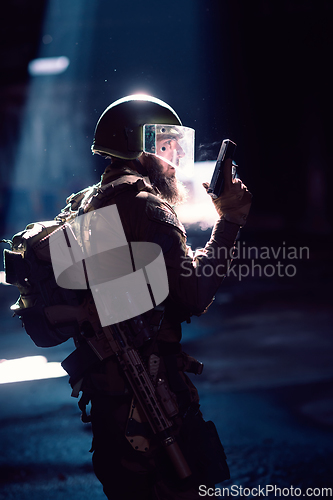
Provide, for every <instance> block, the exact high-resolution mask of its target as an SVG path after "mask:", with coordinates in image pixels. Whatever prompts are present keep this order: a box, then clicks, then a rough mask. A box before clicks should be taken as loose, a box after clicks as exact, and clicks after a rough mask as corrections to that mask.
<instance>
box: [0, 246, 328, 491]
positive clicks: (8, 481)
mask: <svg viewBox="0 0 333 500" xmlns="http://www.w3.org/2000/svg"><path fill="white" fill-rule="evenodd" d="M194 240H195V238H194ZM331 285H332V263H331V261H330V251H329V250H327V251H326V252H325V251H322V250H320V247H319V246H318V247H316V248H315V249H314V253H313V255H312V256H311V258H310V259H308V260H306V261H302V262H300V261H298V262H297V274H296V276H295V277H294V278H285V279H283V278H279V277H276V276H273V277H272V278H266V277H261V278H260V277H259V276H256V277H252V278H250V277H248V278H246V279H242V280H241V281H239V279H238V278H236V277H234V276H230V277H229V278H228V279H227V280H226V281H225V282H224V284H223V286H222V287H221V289H220V291H219V292H218V294H217V296H216V300H215V302H214V303H213V305H212V306H211V308H210V311H209V313H208V314H206V315H204V316H202V317H200V318H194V319H193V321H192V323H191V324H190V325H185V326H184V335H183V337H184V341H183V346H184V350H185V351H186V352H188V353H190V354H192V355H194V356H196V357H197V358H198V359H200V360H201V361H203V362H204V364H205V368H204V372H203V374H202V375H201V376H197V377H196V376H193V380H194V381H195V383H196V385H197V387H198V389H199V393H200V396H201V404H202V411H203V413H204V417H205V419H206V420H209V419H211V420H213V421H214V422H215V424H216V426H217V428H218V431H219V434H220V437H221V440H222V442H223V444H224V447H225V451H226V454H227V456H228V463H229V467H230V471H231V476H232V477H231V479H230V480H229V481H226V482H224V483H222V484H221V485H218V486H219V487H220V488H222V487H224V488H229V492H230V495H231V492H232V491H233V492H234V493H235V492H236V491H237V492H239V491H240V487H243V488H250V489H251V488H258V487H266V486H267V485H268V486H271V487H275V488H280V489H281V490H280V496H310V495H311V493H312V494H313V495H312V496H315V497H316V498H327V496H329V491H328V494H327V495H326V493H325V490H322V489H323V488H331V496H332V494H333V493H332V489H333V453H332V452H333V433H332V430H333V402H332V395H333V391H332V388H333V383H332V382H333V363H332V353H333V336H332V323H333V322H332V320H333V310H332V299H331V297H332V293H331ZM0 294H1V297H0V298H1V311H0V312H1V323H0V358H3V359H13V358H19V357H22V356H32V355H37V354H42V355H44V356H46V357H47V358H48V360H49V361H61V360H62V359H64V358H65V357H66V356H67V355H68V354H69V353H70V352H71V351H72V350H73V348H72V345H71V343H70V342H68V343H66V344H63V345H61V346H58V347H55V348H51V349H39V348H37V347H35V346H34V344H33V343H32V341H31V340H30V339H29V338H28V336H27V335H26V333H25V331H24V330H23V329H22V328H21V327H20V322H19V320H18V319H17V318H11V316H10V313H9V312H8V306H9V305H10V304H11V303H13V302H14V301H15V300H16V298H17V292H16V289H14V288H13V287H8V286H4V285H2V286H1V287H0ZM0 405H1V409H0V443H1V456H0V499H1V500H2V499H6V500H7V499H13V500H14V499H15V500H28V499H29V500H30V499H33V500H62V499H71V500H76V499H80V500H85V499H87V500H88V499H92V498H93V499H94V500H99V499H101V500H102V499H103V498H105V497H104V495H103V492H102V488H101V485H100V484H99V482H98V481H97V479H96V478H95V476H94V474H93V471H92V466H91V455H90V453H89V451H88V450H89V448H90V444H91V430H90V427H89V424H82V423H81V421H80V412H79V409H78V408H77V400H75V399H74V398H71V397H70V387H69V385H68V379H67V377H63V378H55V379H48V380H36V381H28V382H17V383H8V384H3V385H0ZM232 487H233V488H234V489H233V490H232V489H231V488H232ZM292 487H293V488H294V490H292V489H291V488H292ZM237 488H238V489H237ZM283 488H285V489H284V490H283V491H282V489H283ZM295 488H299V490H298V489H297V490H295ZM308 488H312V490H307V489H308ZM265 491H266V490H265ZM292 492H294V494H292ZM256 493H258V490H253V489H252V492H251V491H250V490H243V496H247V497H248V498H255V497H256ZM287 493H288V494H287ZM225 496H226V492H225ZM233 496H237V495H236V494H234V495H233ZM257 496H258V495H257ZM261 496H263V495H261ZM267 496H269V497H271V498H274V497H276V496H277V497H278V496H279V490H277V489H276V490H275V492H274V491H273V492H272V493H269V494H268V495H267Z"/></svg>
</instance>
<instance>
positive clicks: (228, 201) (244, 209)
mask: <svg viewBox="0 0 333 500" xmlns="http://www.w3.org/2000/svg"><path fill="white" fill-rule="evenodd" d="M203 187H204V188H205V189H206V191H207V190H208V188H209V183H207V182H205V183H203ZM251 202H252V194H251V193H250V191H249V190H248V189H247V187H246V186H245V185H244V184H243V183H242V181H241V180H240V179H233V178H232V160H231V159H228V160H226V161H225V165H224V190H223V192H222V194H221V196H219V197H218V198H215V200H214V199H213V203H214V205H215V208H216V210H217V213H218V214H219V216H220V217H223V218H224V219H225V220H227V221H229V222H233V223H235V224H238V225H239V226H244V225H245V223H246V219H247V216H248V213H249V211H250V207H251Z"/></svg>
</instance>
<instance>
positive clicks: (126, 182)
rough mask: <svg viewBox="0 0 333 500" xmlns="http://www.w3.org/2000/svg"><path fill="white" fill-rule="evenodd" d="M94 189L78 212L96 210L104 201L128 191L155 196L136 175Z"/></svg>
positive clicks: (146, 184)
mask: <svg viewBox="0 0 333 500" xmlns="http://www.w3.org/2000/svg"><path fill="white" fill-rule="evenodd" d="M95 188H96V189H95V190H94V191H92V192H91V194H90V196H89V197H87V196H86V197H85V199H84V200H83V201H82V204H81V207H80V210H79V212H81V213H87V212H90V211H91V210H97V209H98V208H101V206H103V205H104V204H105V202H106V201H108V200H110V199H112V198H114V197H115V196H118V195H119V194H121V193H123V192H125V191H128V190H133V191H134V192H137V193H139V192H140V191H147V192H149V193H155V194H156V192H155V190H154V188H153V187H152V186H151V185H150V184H148V182H147V181H146V180H145V179H144V178H143V177H142V176H140V177H139V176H136V175H123V176H122V177H119V178H118V179H115V180H114V181H112V182H109V183H108V184H104V185H96V186H95Z"/></svg>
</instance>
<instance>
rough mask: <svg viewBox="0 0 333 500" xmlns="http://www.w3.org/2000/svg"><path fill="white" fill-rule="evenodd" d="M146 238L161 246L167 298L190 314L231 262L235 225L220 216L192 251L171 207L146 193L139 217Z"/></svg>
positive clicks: (198, 310)
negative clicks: (204, 240) (202, 245)
mask: <svg viewBox="0 0 333 500" xmlns="http://www.w3.org/2000/svg"><path fill="white" fill-rule="evenodd" d="M143 225H144V226H145V227H144V228H143V229H144V233H145V238H146V241H152V242H154V243H157V244H158V245H160V246H161V248H162V250H163V254H164V258H165V262H166V266H167V271H168V279H169V289H170V298H171V299H172V300H173V301H174V302H176V303H178V304H182V305H183V306H184V307H185V308H186V309H187V310H189V311H190V313H191V314H196V315H199V314H202V312H204V311H205V309H206V308H207V307H208V306H209V305H210V303H211V302H212V300H213V297H214V295H215V293H216V291H217V289H218V288H219V286H220V285H221V283H222V281H223V279H224V277H225V275H226V273H227V269H228V266H229V265H230V262H231V255H232V248H233V246H234V242H235V239H236V236H237V234H238V231H239V226H238V225H237V224H233V223H231V222H228V221H225V220H223V219H220V220H218V222H217V223H216V224H215V226H214V228H213V231H212V234H211V238H210V240H209V241H208V242H207V244H206V246H205V248H203V249H200V250H198V251H196V252H195V253H193V252H192V251H191V249H190V248H189V247H188V246H187V245H186V233H185V229H184V227H183V226H182V224H181V223H180V221H179V220H178V218H177V216H176V214H175V212H174V211H173V209H172V208H171V207H170V206H169V205H168V204H166V203H163V202H161V201H160V200H159V199H156V197H153V196H150V195H148V197H147V203H146V206H145V216H144V217H143Z"/></svg>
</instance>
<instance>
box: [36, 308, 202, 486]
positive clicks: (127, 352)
mask: <svg viewBox="0 0 333 500" xmlns="http://www.w3.org/2000/svg"><path fill="white" fill-rule="evenodd" d="M66 308H67V316H68V317H67V319H68V320H70V321H73V319H76V320H77V321H78V323H79V325H80V327H81V330H82V331H83V332H84V339H85V341H86V342H87V344H88V345H89V347H90V348H91V350H92V351H93V352H94V353H95V354H96V356H97V357H98V358H99V360H101V361H102V360H103V359H106V358H108V357H110V356H111V355H115V356H116V358H117V360H118V362H119V364H120V367H121V369H122V371H123V373H124V375H125V376H126V378H127V380H128V382H129V384H130V386H131V388H132V390H133V393H134V395H135V398H136V400H137V401H138V403H139V405H140V407H141V408H142V410H143V412H144V415H145V417H146V419H147V421H148V423H149V425H150V427H151V430H152V431H153V433H154V434H155V435H156V436H157V437H158V439H159V441H160V442H161V444H162V446H163V447H164V449H165V450H166V453H167V454H168V456H169V458H170V460H171V461H172V463H173V465H174V467H175V469H176V472H177V474H178V476H179V477H180V478H181V479H186V478H187V477H189V476H190V475H191V474H192V472H191V470H190V468H189V466H188V464H187V462H186V460H185V457H184V455H183V453H182V451H181V449H180V447H179V445H178V443H177V441H176V439H175V437H174V435H173V427H174V423H173V421H172V417H175V416H176V415H177V414H178V406H177V404H176V402H175V400H174V398H173V395H172V393H171V391H170V389H169V388H168V386H167V384H166V382H165V381H164V380H162V379H158V380H157V383H156V384H155V385H154V383H153V381H152V377H151V375H150V373H149V372H148V370H147V368H146V366H145V363H144V361H143V359H142V357H141V354H140V352H139V350H138V348H139V347H141V346H142V345H143V344H144V343H145V342H146V341H148V340H150V338H151V330H150V327H149V325H147V324H146V322H145V320H144V318H143V317H142V316H137V317H135V318H132V319H129V320H127V321H123V322H121V323H117V324H113V325H110V326H105V327H101V325H100V324H99V321H98V319H97V315H95V314H93V312H94V311H93V309H94V307H93V301H88V302H87V303H85V304H84V305H83V306H82V308H77V307H71V306H66ZM45 313H46V315H47V317H48V319H49V321H50V322H51V323H54V322H56V321H57V316H58V313H57V306H51V307H50V308H45ZM73 316H74V317H73ZM58 317H59V316H58ZM63 318H64V306H62V319H63ZM79 350H80V348H79V349H78V350H77V351H79ZM77 351H74V352H73V353H72V354H71V355H70V356H68V357H67V358H66V359H65V360H64V361H63V363H62V366H63V367H64V368H65V370H66V371H67V372H68V373H69V374H70V375H71V376H72V372H73V369H72V365H73V358H75V355H76V353H77ZM85 356H86V355H85ZM96 356H95V358H96ZM75 363H76V364H77V361H75V362H74V364H75ZM198 364H199V363H198ZM200 365H201V363H200ZM200 368H201V370H202V365H201V367H199V371H198V373H199V372H200ZM76 378H77V377H76Z"/></svg>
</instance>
